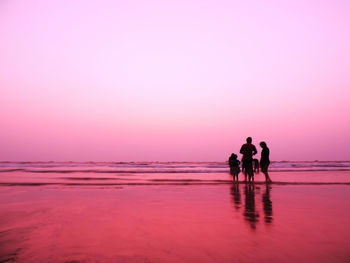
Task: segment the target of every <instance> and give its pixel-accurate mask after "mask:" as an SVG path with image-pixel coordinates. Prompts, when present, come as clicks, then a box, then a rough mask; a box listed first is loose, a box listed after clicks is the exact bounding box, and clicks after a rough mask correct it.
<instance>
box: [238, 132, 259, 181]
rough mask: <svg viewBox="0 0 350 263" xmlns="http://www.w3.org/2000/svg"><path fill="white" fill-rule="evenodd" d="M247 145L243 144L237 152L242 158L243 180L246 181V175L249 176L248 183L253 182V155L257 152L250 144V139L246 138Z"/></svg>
mask: <svg viewBox="0 0 350 263" xmlns="http://www.w3.org/2000/svg"><path fill="white" fill-rule="evenodd" d="M246 141H247V143H246V144H243V145H242V147H241V150H240V151H239V152H240V153H241V154H243V157H242V167H243V169H244V176H245V180H246V181H247V174H248V176H249V182H250V181H254V172H253V155H254V154H256V153H257V152H258V151H257V150H256V148H255V146H254V145H253V144H252V138H251V137H248V138H247V139H246Z"/></svg>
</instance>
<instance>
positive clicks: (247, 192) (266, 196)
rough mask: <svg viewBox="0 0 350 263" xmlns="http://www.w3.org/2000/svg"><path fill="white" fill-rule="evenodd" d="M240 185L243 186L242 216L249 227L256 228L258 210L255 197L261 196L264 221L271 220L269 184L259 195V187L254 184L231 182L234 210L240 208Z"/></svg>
mask: <svg viewBox="0 0 350 263" xmlns="http://www.w3.org/2000/svg"><path fill="white" fill-rule="evenodd" d="M240 187H242V188H243V187H244V211H243V216H244V219H245V220H246V222H247V223H249V225H250V227H251V229H256V225H257V224H258V222H259V217H260V215H259V211H258V209H257V207H256V198H257V199H258V198H260V197H261V201H262V205H263V212H264V221H265V223H266V224H270V223H271V222H272V219H273V216H272V201H271V196H270V192H271V186H269V185H268V184H266V186H265V191H264V193H263V194H262V196H260V195H259V190H260V187H257V186H255V185H254V184H251V183H247V184H244V185H243V186H242V184H236V183H235V184H233V185H232V186H231V195H232V203H233V206H234V208H235V209H236V210H240V208H241V193H240Z"/></svg>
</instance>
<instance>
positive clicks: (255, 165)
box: [253, 158, 260, 173]
mask: <svg viewBox="0 0 350 263" xmlns="http://www.w3.org/2000/svg"><path fill="white" fill-rule="evenodd" d="M259 168H260V166H259V160H258V159H255V158H254V159H253V170H254V173H259Z"/></svg>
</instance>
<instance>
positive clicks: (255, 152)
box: [253, 145, 258, 155]
mask: <svg viewBox="0 0 350 263" xmlns="http://www.w3.org/2000/svg"><path fill="white" fill-rule="evenodd" d="M257 153H258V151H257V150H256V147H255V145H253V155H255V154H257Z"/></svg>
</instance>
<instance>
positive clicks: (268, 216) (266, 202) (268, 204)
mask: <svg viewBox="0 0 350 263" xmlns="http://www.w3.org/2000/svg"><path fill="white" fill-rule="evenodd" d="M270 192H271V186H269V185H266V188H265V192H264V194H263V196H262V202H263V206H264V215H265V222H266V223H271V222H272V201H271V197H270Z"/></svg>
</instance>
